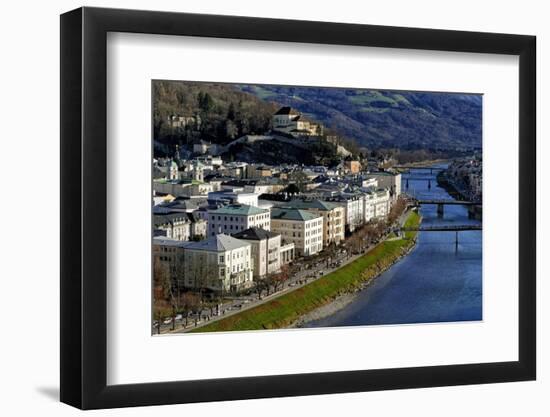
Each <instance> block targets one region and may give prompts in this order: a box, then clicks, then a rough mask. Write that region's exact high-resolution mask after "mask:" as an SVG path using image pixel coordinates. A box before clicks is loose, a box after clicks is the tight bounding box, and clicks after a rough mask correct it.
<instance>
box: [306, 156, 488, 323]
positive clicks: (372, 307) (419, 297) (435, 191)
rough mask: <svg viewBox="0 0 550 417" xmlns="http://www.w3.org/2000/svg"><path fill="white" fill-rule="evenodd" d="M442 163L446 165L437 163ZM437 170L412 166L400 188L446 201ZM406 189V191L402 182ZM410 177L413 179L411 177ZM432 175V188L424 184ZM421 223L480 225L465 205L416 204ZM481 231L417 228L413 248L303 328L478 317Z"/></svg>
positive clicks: (455, 319) (480, 300)
mask: <svg viewBox="0 0 550 417" xmlns="http://www.w3.org/2000/svg"><path fill="white" fill-rule="evenodd" d="M436 166H437V167H442V166H445V165H436ZM435 177H436V173H435V172H434V173H433V174H430V173H429V171H422V170H412V171H411V173H410V174H407V175H403V176H402V191H403V192H409V193H411V194H414V195H415V196H416V197H417V198H419V199H451V198H452V197H451V196H450V195H449V194H448V193H447V192H446V191H445V190H444V189H442V188H440V187H439V186H438V185H437V181H436V180H435ZM407 178H411V179H410V180H409V188H408V189H406V181H407ZM413 178H414V179H413ZM430 179H431V188H428V183H429V181H428V180H430ZM420 213H421V215H422V217H423V220H422V224H423V225H426V226H427V225H438V224H445V225H453V224H455V225H463V224H479V223H480V222H479V221H478V220H474V219H470V218H469V217H468V210H467V208H466V207H464V206H458V205H450V206H445V209H444V215H443V217H442V218H441V217H438V215H437V208H436V206H433V205H426V206H422V207H421V208H420ZM481 252H482V232H481V231H462V232H459V234H458V247H456V245H455V232H448V231H445V232H419V234H418V241H417V244H416V247H415V248H414V249H413V250H412V252H411V253H409V254H408V255H407V256H405V257H404V258H402V259H401V260H400V261H399V262H397V263H396V264H395V265H393V266H392V267H391V268H390V269H388V270H387V271H386V272H384V273H383V274H381V275H380V276H379V277H378V278H376V279H375V280H374V282H373V283H372V284H371V285H369V286H368V287H367V288H365V289H364V290H362V291H361V292H359V293H358V294H357V297H356V298H355V299H354V300H353V301H352V302H351V303H350V304H348V305H347V306H345V307H344V308H343V309H341V310H339V311H337V312H336V313H334V314H332V315H330V316H328V317H325V318H323V319H319V320H316V321H311V322H308V323H306V324H304V325H303V327H334V326H358V325H382V324H405V323H434V322H450V321H475V320H482V253H481Z"/></svg>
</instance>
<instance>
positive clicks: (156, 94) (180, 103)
mask: <svg viewBox="0 0 550 417" xmlns="http://www.w3.org/2000/svg"><path fill="white" fill-rule="evenodd" d="M276 109H277V106H276V105H275V104H273V103H270V102H267V101H264V100H261V99H260V98H258V97H256V96H254V95H252V94H249V93H246V92H243V91H240V90H238V89H236V88H235V87H233V86H231V85H229V84H216V83H197V82H181V81H155V82H153V130H154V138H155V139H156V140H157V141H158V142H160V143H163V144H175V143H180V144H182V143H188V142H189V141H190V140H192V139H198V138H200V139H203V140H208V141H211V142H213V143H220V144H225V143H227V142H230V141H231V140H233V139H235V138H237V137H240V136H242V135H246V134H262V133H264V132H265V131H267V130H269V129H270V126H271V117H272V115H273V113H274V112H275V111H276ZM171 115H179V116H186V117H196V116H197V115H198V116H199V118H200V125H199V126H196V125H193V124H191V125H190V126H187V127H185V128H178V129H174V128H172V127H170V124H169V122H168V118H169V116H171Z"/></svg>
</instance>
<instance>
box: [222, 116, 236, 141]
mask: <svg viewBox="0 0 550 417" xmlns="http://www.w3.org/2000/svg"><path fill="white" fill-rule="evenodd" d="M238 134H239V130H238V129H237V126H236V125H235V123H233V121H231V120H227V121H226V122H225V135H226V136H227V137H228V138H230V139H235V137H236V136H237V135H238Z"/></svg>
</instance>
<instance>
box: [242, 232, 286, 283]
mask: <svg viewBox="0 0 550 417" xmlns="http://www.w3.org/2000/svg"><path fill="white" fill-rule="evenodd" d="M233 237H234V238H237V239H239V240H244V241H245V242H248V243H250V245H251V248H252V259H253V263H254V278H265V277H266V276H267V275H270V274H275V273H277V272H279V271H280V270H281V257H280V250H281V235H278V234H276V233H273V232H270V231H268V230H264V229H259V228H256V227H251V228H250V229H246V230H243V231H240V232H238V233H235V234H234V235H233Z"/></svg>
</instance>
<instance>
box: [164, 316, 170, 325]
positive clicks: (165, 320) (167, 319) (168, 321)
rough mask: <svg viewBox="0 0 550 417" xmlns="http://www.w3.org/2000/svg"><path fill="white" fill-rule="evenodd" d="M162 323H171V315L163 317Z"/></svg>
mask: <svg viewBox="0 0 550 417" xmlns="http://www.w3.org/2000/svg"><path fill="white" fill-rule="evenodd" d="M163 323H164V324H170V323H172V317H167V318H165V319H164V321H163Z"/></svg>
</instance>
